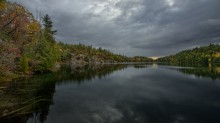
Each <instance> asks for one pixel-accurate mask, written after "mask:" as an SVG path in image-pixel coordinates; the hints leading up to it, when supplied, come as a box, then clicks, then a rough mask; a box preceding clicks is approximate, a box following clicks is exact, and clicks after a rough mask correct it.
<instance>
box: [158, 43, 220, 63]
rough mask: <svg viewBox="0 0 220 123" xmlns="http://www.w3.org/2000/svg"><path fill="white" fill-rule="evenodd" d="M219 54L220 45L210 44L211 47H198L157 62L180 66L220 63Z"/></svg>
mask: <svg viewBox="0 0 220 123" xmlns="http://www.w3.org/2000/svg"><path fill="white" fill-rule="evenodd" d="M219 54H220V45H218V44H210V45H209V46H203V47H200V48H197V47H196V48H194V49H192V50H185V51H182V52H179V53H177V54H175V55H170V56H166V57H163V58H159V59H158V60H157V61H158V62H167V63H178V64H185V63H192V64H194V63H208V62H220V61H219V59H220V56H219Z"/></svg>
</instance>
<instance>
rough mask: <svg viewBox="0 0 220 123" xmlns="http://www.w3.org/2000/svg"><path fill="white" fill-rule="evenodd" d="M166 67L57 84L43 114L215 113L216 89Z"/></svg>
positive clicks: (187, 117)
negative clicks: (51, 104) (80, 81)
mask: <svg viewBox="0 0 220 123" xmlns="http://www.w3.org/2000/svg"><path fill="white" fill-rule="evenodd" d="M167 68H168V66H167V67H161V66H158V68H156V69H155V68H152V67H148V68H146V69H145V68H144V69H135V68H132V67H129V68H128V69H125V70H123V71H118V72H115V73H113V74H111V75H110V76H107V77H105V78H102V79H94V80H92V81H93V82H92V83H84V84H82V85H74V84H73V83H72V84H67V85H60V86H59V87H57V88H56V91H57V93H56V94H55V98H54V100H55V101H54V103H55V105H54V107H52V108H51V113H50V116H49V118H51V119H53V121H55V122H58V123H59V121H60V122H62V121H63V119H67V121H68V120H69V119H71V120H72V121H74V122H76V123H106V122H109V123H115V122H116V123H117V122H119V123H135V122H138V123H142V122H143V123H147V122H153V123H161V122H163V123H181V122H187V121H191V120H196V121H202V120H200V119H199V117H200V116H206V115H207V112H208V113H212V111H216V112H217V110H218V109H219V108H220V106H219V102H220V100H219V99H220V98H219V92H220V91H219V90H220V89H219V87H217V86H216V85H215V84H213V83H210V80H209V79H198V78H191V77H189V76H186V75H185V74H182V73H181V72H178V71H175V70H174V68H171V69H167ZM188 69H190V68H188ZM60 100H62V101H60ZM207 108H209V109H208V110H207ZM54 112H59V114H54ZM203 112H206V113H203ZM198 113H200V115H199V116H197V115H196V114H198ZM53 114H54V115H53ZM69 114H71V116H70V115H69ZM217 114H218V112H217V113H216V115H217ZM56 116H59V117H60V120H54V119H57V118H58V119H59V117H56ZM191 116H192V117H191ZM208 117H209V116H208ZM207 119H208V118H207ZM206 121H207V120H206ZM55 122H52V121H51V122H49V123H55Z"/></svg>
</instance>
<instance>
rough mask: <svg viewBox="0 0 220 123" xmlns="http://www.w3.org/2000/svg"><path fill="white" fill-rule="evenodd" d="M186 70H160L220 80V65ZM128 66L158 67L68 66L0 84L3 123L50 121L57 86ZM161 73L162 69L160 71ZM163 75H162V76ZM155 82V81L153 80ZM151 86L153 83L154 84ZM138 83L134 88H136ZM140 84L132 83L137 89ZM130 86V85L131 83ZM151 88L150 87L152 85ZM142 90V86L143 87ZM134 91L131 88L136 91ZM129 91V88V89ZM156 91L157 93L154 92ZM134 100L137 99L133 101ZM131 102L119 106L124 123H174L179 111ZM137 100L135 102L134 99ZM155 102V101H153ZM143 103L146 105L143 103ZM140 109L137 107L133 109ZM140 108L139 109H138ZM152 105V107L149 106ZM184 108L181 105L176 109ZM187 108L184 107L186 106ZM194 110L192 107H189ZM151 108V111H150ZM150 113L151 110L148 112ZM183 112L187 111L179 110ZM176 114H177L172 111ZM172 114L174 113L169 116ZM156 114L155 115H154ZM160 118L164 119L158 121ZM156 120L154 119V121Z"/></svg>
mask: <svg viewBox="0 0 220 123" xmlns="http://www.w3.org/2000/svg"><path fill="white" fill-rule="evenodd" d="M186 66H187V65H184V66H183V67H177V66H168V65H162V66H161V65H159V67H162V68H166V69H170V70H175V71H179V72H181V73H184V74H186V75H194V76H196V77H198V78H199V77H204V78H211V79H213V80H216V79H219V78H220V67H219V65H208V66H207V65H197V66H194V67H193V66H187V67H186ZM128 67H132V68H133V69H148V68H149V67H152V68H157V67H158V65H157V64H153V65H152V64H151V65H149V64H140V65H138V64H135V65H131V64H130V65H123V64H120V65H104V66H83V67H76V68H74V69H73V68H69V67H64V68H63V69H61V70H60V71H58V72H54V73H48V74H43V75H35V76H33V77H32V78H27V79H23V80H15V81H12V82H10V83H5V84H2V85H0V86H1V87H0V123H15V122H16V123H27V122H28V123H39V122H40V123H43V122H45V121H46V120H47V116H48V114H49V112H50V106H51V105H53V98H54V93H55V91H56V86H57V85H61V84H68V83H73V82H74V83H75V84H82V83H84V82H91V80H93V79H101V78H105V77H106V76H108V75H110V74H112V73H114V72H115V71H119V70H123V69H126V68H128ZM159 73H160V69H159ZM160 74H161V73H160ZM157 76H158V75H157V74H156V75H152V76H151V77H148V78H152V79H160V78H158V77H157ZM133 79H134V81H138V80H140V79H141V77H139V78H132V80H133ZM146 79H147V78H143V79H142V80H140V82H142V81H143V80H146ZM152 81H153V80H152ZM161 81H162V78H161ZM150 83H151V82H150ZM133 84H134V85H133ZM135 84H138V83H132V85H130V86H132V88H133V86H138V87H139V85H135ZM128 85H129V82H128ZM149 86H150V85H149ZM141 87H142V86H141ZM132 88H130V89H132ZM128 90H129V88H128ZM144 90H146V89H144ZM152 91H154V90H152ZM132 101H133V100H132ZM132 101H131V102H129V100H125V102H120V103H118V104H117V105H116V107H117V106H118V109H120V110H121V111H122V112H123V111H124V114H125V116H127V117H124V119H122V120H123V122H124V121H127V123H129V122H137V120H138V119H136V118H137V117H145V116H144V115H146V114H147V113H148V114H147V115H148V116H149V117H148V119H145V121H151V120H152V122H153V121H156V122H163V120H166V118H168V119H167V121H170V119H172V117H171V118H170V117H169V116H170V114H172V113H173V112H176V110H175V109H176V108H175V106H176V105H174V104H172V105H171V104H166V103H167V102H163V103H162V104H163V105H164V104H165V105H167V106H169V105H170V106H169V107H170V109H169V110H170V112H169V111H167V110H166V111H165V109H164V112H161V109H160V108H161V107H158V104H157V103H155V102H154V101H152V100H147V101H146V102H148V103H149V104H146V102H144V101H143V100H141V101H140V102H137V103H138V104H136V102H135V104H132V103H134V102H132ZM134 101H135V100H134ZM151 101H152V102H151ZM142 103H143V104H142ZM126 104H130V108H134V110H136V111H139V112H145V114H135V115H137V116H135V115H132V116H130V114H127V115H126V113H127V112H129V111H127V110H128V108H127V107H125V105H126ZM132 106H136V107H132ZM138 106H139V107H138ZM148 106H149V107H148ZM176 107H181V106H176ZM182 107H184V106H182ZM188 107H190V106H188ZM149 109H150V110H149ZM147 110H148V111H147ZM178 110H183V112H184V111H185V110H184V109H178ZM172 111H173V112H172ZM169 113H170V114H169ZM151 115H152V116H151ZM158 116H159V117H160V118H158ZM135 117H136V118H135ZM150 118H153V119H150ZM175 118H177V119H178V118H179V119H180V120H181V116H180V117H179V116H175Z"/></svg>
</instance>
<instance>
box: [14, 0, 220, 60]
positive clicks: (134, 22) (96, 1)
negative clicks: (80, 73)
mask: <svg viewBox="0 0 220 123" xmlns="http://www.w3.org/2000/svg"><path fill="white" fill-rule="evenodd" d="M10 1H16V2H18V3H21V4H22V5H24V6H25V7H27V8H28V10H30V11H31V12H32V13H33V14H34V15H35V16H36V15H37V13H38V11H41V12H42V14H49V15H50V16H51V18H52V20H53V22H54V28H55V29H57V30H58V33H57V35H56V39H57V40H59V41H62V42H66V43H71V44H76V43H77V44H78V43H82V44H86V45H92V46H94V47H103V48H105V49H108V50H110V51H112V52H114V53H118V54H123V55H127V56H134V55H143V56H149V57H150V56H164V55H169V54H174V53H176V52H178V51H181V50H184V49H189V48H192V47H196V46H200V45H208V44H209V43H220V0H10Z"/></svg>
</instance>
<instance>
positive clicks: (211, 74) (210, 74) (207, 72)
mask: <svg viewBox="0 0 220 123" xmlns="http://www.w3.org/2000/svg"><path fill="white" fill-rule="evenodd" d="M178 70H179V71H180V72H182V73H185V74H191V75H195V76H196V77H204V78H212V80H216V79H217V78H220V73H218V72H217V71H216V69H215V68H211V69H208V68H198V69H178Z"/></svg>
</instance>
